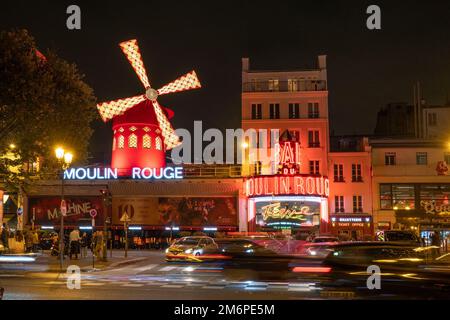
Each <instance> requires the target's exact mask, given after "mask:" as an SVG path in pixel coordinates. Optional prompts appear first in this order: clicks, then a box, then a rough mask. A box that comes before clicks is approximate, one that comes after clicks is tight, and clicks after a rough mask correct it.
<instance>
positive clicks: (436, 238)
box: [431, 231, 441, 257]
mask: <svg viewBox="0 0 450 320" xmlns="http://www.w3.org/2000/svg"><path fill="white" fill-rule="evenodd" d="M431 244H432V245H433V246H435V247H437V248H435V254H436V256H437V257H439V256H440V255H441V237H440V234H439V231H434V232H433V238H432V243H431Z"/></svg>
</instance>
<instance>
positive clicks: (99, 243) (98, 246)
mask: <svg viewBox="0 0 450 320" xmlns="http://www.w3.org/2000/svg"><path fill="white" fill-rule="evenodd" d="M96 234H97V235H96V239H95V255H96V257H97V258H99V257H100V256H101V255H102V253H103V231H97V232H96Z"/></svg>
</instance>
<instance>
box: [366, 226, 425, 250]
mask: <svg viewBox="0 0 450 320" xmlns="http://www.w3.org/2000/svg"><path fill="white" fill-rule="evenodd" d="M375 239H376V241H387V242H396V243H403V244H406V245H416V246H419V247H420V246H423V243H422V241H421V239H420V238H419V237H418V236H417V235H416V234H415V233H414V232H411V231H404V230H384V231H378V232H377V233H376V237H375Z"/></svg>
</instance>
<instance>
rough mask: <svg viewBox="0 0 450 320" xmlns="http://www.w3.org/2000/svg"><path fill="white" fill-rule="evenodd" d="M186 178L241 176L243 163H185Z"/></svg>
mask: <svg viewBox="0 0 450 320" xmlns="http://www.w3.org/2000/svg"><path fill="white" fill-rule="evenodd" d="M183 176H184V178H240V177H241V176H242V166H241V165H226V164H224V165H220V164H217V165H207V164H183Z"/></svg>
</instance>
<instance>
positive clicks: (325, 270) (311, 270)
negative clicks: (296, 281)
mask: <svg viewBox="0 0 450 320" xmlns="http://www.w3.org/2000/svg"><path fill="white" fill-rule="evenodd" d="M292 271H293V272H309V273H328V272H331V268H330V267H295V268H294V269H292Z"/></svg>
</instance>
